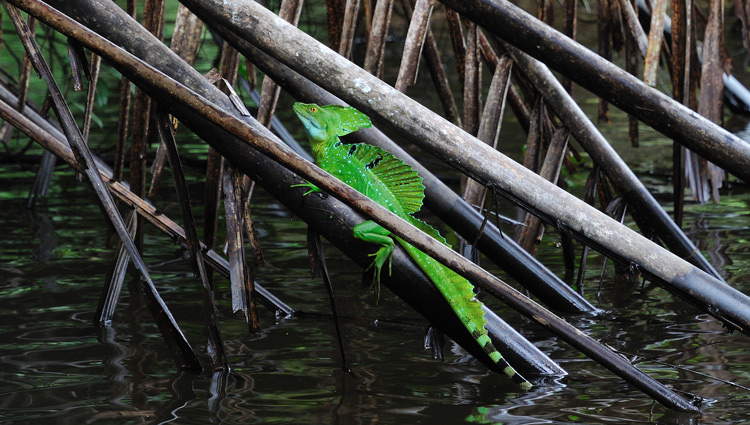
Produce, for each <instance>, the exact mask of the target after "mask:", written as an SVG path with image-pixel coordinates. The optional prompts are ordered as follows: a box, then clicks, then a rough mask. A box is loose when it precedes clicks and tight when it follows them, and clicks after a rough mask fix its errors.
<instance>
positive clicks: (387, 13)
mask: <svg viewBox="0 0 750 425" xmlns="http://www.w3.org/2000/svg"><path fill="white" fill-rule="evenodd" d="M393 3H394V0H378V2H377V3H376V4H375V10H374V12H373V17H372V29H371V30H370V34H369V36H368V38H367V52H366V53H365V64H364V69H365V70H366V71H367V72H369V73H370V74H372V75H375V76H377V77H378V78H380V77H382V76H383V64H384V62H385V43H386V38H387V37H388V28H389V27H390V26H391V14H392V13H393Z"/></svg>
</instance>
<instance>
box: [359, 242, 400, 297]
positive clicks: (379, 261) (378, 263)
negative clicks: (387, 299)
mask: <svg viewBox="0 0 750 425" xmlns="http://www.w3.org/2000/svg"><path fill="white" fill-rule="evenodd" d="M370 257H375V259H374V260H373V261H372V263H370V265H369V266H367V269H365V270H368V271H369V270H370V269H374V270H373V276H372V283H373V288H374V290H375V294H376V295H377V298H378V300H379V299H380V273H381V272H382V270H383V266H384V265H385V262H386V261H388V276H390V275H391V273H392V271H393V260H392V259H393V256H392V255H391V252H390V250H388V249H387V248H381V249H379V250H378V252H375V253H373V254H370Z"/></svg>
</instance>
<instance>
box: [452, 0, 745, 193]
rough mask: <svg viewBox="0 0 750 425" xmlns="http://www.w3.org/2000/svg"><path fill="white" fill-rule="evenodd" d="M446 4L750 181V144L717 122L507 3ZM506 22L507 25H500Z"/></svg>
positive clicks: (492, 0)
mask: <svg viewBox="0 0 750 425" xmlns="http://www.w3.org/2000/svg"><path fill="white" fill-rule="evenodd" d="M441 2H442V3H444V4H446V5H448V6H450V7H452V8H455V9H456V10H459V11H462V12H464V13H466V14H467V16H469V17H471V18H472V19H474V20H476V21H477V22H478V23H480V24H481V25H483V26H484V27H485V28H486V29H487V30H488V31H490V32H492V33H494V34H495V35H497V36H499V37H502V38H504V39H505V40H506V41H508V42H510V43H511V44H514V45H515V46H516V47H518V48H520V49H521V50H523V51H525V52H526V53H528V54H530V55H532V56H534V57H536V58H541V59H542V60H544V61H545V63H546V64H547V65H548V66H549V67H550V68H552V69H553V70H555V71H557V72H559V73H560V74H562V75H565V76H567V77H569V78H571V79H573V80H574V81H575V82H576V83H577V84H579V85H581V86H583V87H584V88H586V89H588V90H590V91H592V92H593V93H595V94H597V95H599V96H601V97H603V98H605V99H607V100H608V101H609V102H612V103H613V104H615V105H616V106H617V107H618V108H620V109H622V110H624V111H625V112H627V113H630V114H632V115H633V116H636V117H638V118H639V119H640V120H641V121H642V122H644V123H645V124H647V125H650V126H651V127H653V128H654V129H656V130H657V131H659V132H661V133H663V134H664V135H666V136H667V137H670V138H673V139H677V140H679V141H680V142H681V143H685V145H686V146H687V147H689V148H691V149H693V150H695V151H696V152H698V153H699V154H700V155H701V156H703V157H705V158H707V159H709V160H711V161H713V162H714V163H717V164H719V165H720V166H721V167H722V168H725V169H727V170H729V171H730V172H731V173H732V174H734V175H735V176H737V177H739V178H741V179H743V180H744V181H750V145H748V144H747V143H746V142H744V141H742V140H740V139H739V138H738V137H737V136H735V135H733V134H731V133H730V132H728V131H726V130H724V129H722V128H721V127H719V126H717V125H715V124H714V123H712V122H710V121H709V120H706V119H705V118H703V117H701V116H700V115H699V114H697V113H695V112H693V111H690V110H689V109H687V108H686V107H683V106H682V105H679V104H677V103H676V102H675V101H674V100H672V99H671V98H669V97H668V96H666V95H664V94H663V93H660V92H659V91H657V90H653V89H651V88H649V87H648V86H646V85H645V84H643V83H642V82H641V81H639V80H638V79H637V78H635V77H633V76H631V75H629V74H627V72H625V71H623V70H622V69H620V68H618V67H617V66H616V65H614V64H612V63H610V62H607V61H605V60H603V59H602V58H600V57H598V56H597V55H596V54H595V53H593V52H591V51H590V50H589V49H587V48H585V47H583V46H581V45H579V44H578V43H576V42H574V41H572V40H570V39H568V38H567V37H563V36H561V34H560V33H559V32H557V31H556V30H554V29H552V28H549V27H547V26H544V25H543V24H541V23H540V22H539V21H538V20H536V19H535V18H534V17H532V16H530V15H528V14H527V13H526V12H524V11H522V10H520V9H519V8H517V7H516V6H514V5H512V4H511V3H509V2H508V1H507V0H486V1H483V2H480V1H478V0H468V1H458V0H441ZM499 21H502V22H503V25H496V24H495V23H496V22H499Z"/></svg>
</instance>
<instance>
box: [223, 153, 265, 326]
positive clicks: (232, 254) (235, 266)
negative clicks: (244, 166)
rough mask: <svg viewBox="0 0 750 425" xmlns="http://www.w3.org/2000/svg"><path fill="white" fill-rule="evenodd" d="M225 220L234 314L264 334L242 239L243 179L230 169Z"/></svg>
mask: <svg viewBox="0 0 750 425" xmlns="http://www.w3.org/2000/svg"><path fill="white" fill-rule="evenodd" d="M222 177H223V185H222V187H223V189H224V211H225V214H224V217H225V220H226V226H227V244H226V251H227V257H228V258H229V282H230V286H231V288H232V290H231V292H232V311H233V312H237V311H242V313H243V314H244V315H245V321H246V322H247V325H248V329H249V330H250V333H257V332H258V331H260V322H259V320H258V311H257V308H256V305H255V288H254V287H253V286H254V285H253V280H252V271H251V270H252V268H251V266H249V265H248V264H247V263H246V257H245V244H244V241H243V239H242V230H243V225H242V212H243V210H242V207H241V203H242V198H241V197H240V194H239V187H240V186H241V185H242V176H241V175H240V174H239V173H237V172H236V171H235V170H234V168H232V167H231V166H227V168H226V169H225V170H224V174H223V176H222Z"/></svg>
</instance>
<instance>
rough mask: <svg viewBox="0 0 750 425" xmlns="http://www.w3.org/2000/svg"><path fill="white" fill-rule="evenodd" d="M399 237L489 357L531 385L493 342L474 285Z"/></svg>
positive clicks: (423, 226) (428, 228)
mask: <svg viewBox="0 0 750 425" xmlns="http://www.w3.org/2000/svg"><path fill="white" fill-rule="evenodd" d="M410 218H411V220H409V221H410V222H411V223H412V224H414V225H415V226H416V227H418V228H419V229H420V230H423V231H424V232H425V233H427V234H429V235H430V236H432V237H434V238H435V239H437V240H439V241H441V242H443V243H444V244H446V245H448V243H447V242H446V241H445V239H444V238H443V237H442V236H441V235H440V233H439V232H438V231H437V230H435V228H433V227H432V226H430V225H429V224H427V223H425V222H423V221H421V220H418V219H416V218H413V217H410ZM397 239H398V241H399V243H400V244H401V245H402V246H403V247H404V248H405V249H406V251H407V252H408V253H409V255H410V256H411V257H412V259H414V262H416V263H417V265H418V266H419V268H420V269H421V270H422V271H423V272H424V273H425V274H426V275H427V276H429V278H430V280H431V281H432V282H433V284H435V286H436V287H437V288H438V290H439V291H440V293H441V294H443V297H445V299H446V300H447V301H448V303H449V304H450V306H451V308H452V309H453V311H454V312H455V313H456V315H457V316H458V318H459V319H460V320H461V322H462V323H463V324H464V327H466V329H467V330H468V331H469V333H470V334H471V335H472V337H473V338H474V339H475V340H476V341H477V343H478V344H479V346H480V347H482V349H483V350H484V351H485V353H487V355H488V356H489V357H490V359H492V361H493V362H495V363H496V364H497V365H498V366H500V367H501V368H502V369H503V373H505V374H506V375H507V376H508V377H509V378H511V379H513V381H515V382H517V383H519V384H520V385H521V388H523V389H524V390H527V389H529V388H531V383H530V382H529V381H528V380H526V378H524V377H523V376H521V374H520V373H518V372H517V371H516V370H515V369H513V367H512V366H511V365H510V364H508V362H507V361H506V360H505V359H504V358H503V356H502V355H501V354H500V352H498V351H497V349H496V348H495V346H494V345H493V344H492V340H491V339H490V336H489V334H488V332H487V329H486V325H487V320H486V319H485V318H484V310H482V305H483V304H482V302H481V301H479V300H478V299H477V298H476V296H475V295H474V286H473V285H472V284H471V283H470V282H469V281H468V280H466V279H465V278H463V277H462V276H461V275H459V274H458V273H456V272H454V271H453V270H451V269H449V268H447V267H445V266H444V265H442V264H441V263H439V262H437V261H436V260H435V259H433V258H432V257H430V256H429V255H427V254H425V253H424V252H422V251H420V250H418V249H417V248H415V247H414V246H412V245H410V244H409V243H407V242H406V241H403V240H401V239H400V238H397Z"/></svg>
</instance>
